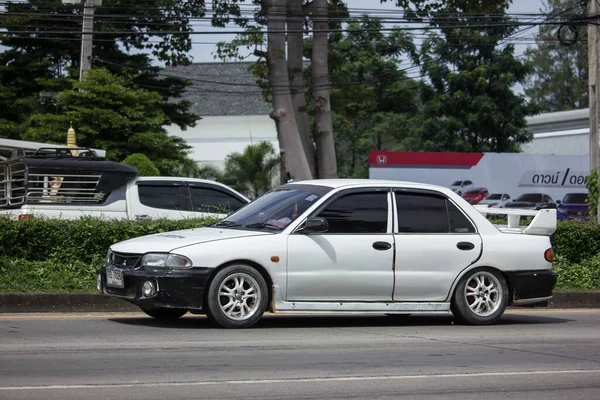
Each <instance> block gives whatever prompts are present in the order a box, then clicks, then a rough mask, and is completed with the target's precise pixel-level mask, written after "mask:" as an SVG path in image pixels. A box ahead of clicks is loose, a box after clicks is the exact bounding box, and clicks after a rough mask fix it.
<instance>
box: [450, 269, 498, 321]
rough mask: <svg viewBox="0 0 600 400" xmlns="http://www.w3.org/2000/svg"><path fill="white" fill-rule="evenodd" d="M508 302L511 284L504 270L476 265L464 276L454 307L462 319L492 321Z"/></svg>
mask: <svg viewBox="0 0 600 400" xmlns="http://www.w3.org/2000/svg"><path fill="white" fill-rule="evenodd" d="M507 302H508V286H507V285H506V280H505V279H504V277H503V276H502V274H500V273H499V272H498V271H496V270H494V269H491V268H483V269H476V270H473V271H469V272H468V273H467V274H466V275H465V276H464V277H463V278H462V279H461V280H460V282H459V284H458V286H457V287H456V290H455V291H454V296H453V298H452V304H451V311H452V314H454V317H455V318H456V319H457V320H459V321H460V322H463V323H468V324H471V325H489V324H493V323H494V322H496V321H497V320H498V319H499V318H500V317H501V316H502V314H504V310H505V309H506V304H507Z"/></svg>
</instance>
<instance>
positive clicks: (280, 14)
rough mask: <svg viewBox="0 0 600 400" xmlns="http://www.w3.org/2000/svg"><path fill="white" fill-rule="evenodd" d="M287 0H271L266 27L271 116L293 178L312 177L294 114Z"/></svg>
mask: <svg viewBox="0 0 600 400" xmlns="http://www.w3.org/2000/svg"><path fill="white" fill-rule="evenodd" d="M286 3H287V0H268V3H267V4H268V6H267V7H268V8H267V18H268V23H267V29H268V30H269V31H270V33H269V35H268V39H267V40H268V50H267V63H268V65H269V79H270V82H271V86H272V88H273V90H272V91H271V94H272V97H273V111H272V112H271V118H273V120H275V125H276V126H277V136H278V139H279V143H280V146H281V149H282V154H281V157H282V159H283V165H284V168H285V170H286V171H287V173H288V174H289V175H290V178H292V179H294V180H305V179H311V178H312V177H313V176H312V174H311V171H310V166H309V165H308V160H307V157H306V153H305V152H304V148H303V146H302V139H301V138H300V133H299V130H298V123H297V121H296V115H295V113H294V105H293V102H292V94H291V91H290V79H289V74H288V65H287V62H286V57H285V54H286V48H285V17H284V16H285V15H286V13H287V7H286Z"/></svg>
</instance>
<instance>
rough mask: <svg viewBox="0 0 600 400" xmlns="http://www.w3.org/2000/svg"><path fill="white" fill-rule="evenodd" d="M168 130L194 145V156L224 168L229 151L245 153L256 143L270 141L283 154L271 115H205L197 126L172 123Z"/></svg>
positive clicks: (195, 158) (201, 161) (205, 162)
mask: <svg viewBox="0 0 600 400" xmlns="http://www.w3.org/2000/svg"><path fill="white" fill-rule="evenodd" d="M167 131H168V132H169V133H170V134H172V135H175V136H179V137H181V138H183V139H184V140H185V141H186V142H187V144H189V145H190V146H192V152H191V154H190V156H191V158H192V159H194V160H195V161H196V162H198V163H200V164H210V165H214V166H216V167H218V168H221V169H223V168H224V166H225V157H226V156H227V155H229V154H231V153H233V152H238V153H241V152H243V151H244V148H245V147H246V146H248V145H250V144H253V143H254V144H256V143H258V142H262V141H267V142H270V143H271V144H272V145H273V147H274V148H275V152H276V153H277V154H279V142H278V141H277V130H276V129H275V122H274V121H273V120H272V119H271V118H270V117H269V116H268V115H251V116H223V117H202V119H201V120H200V121H198V123H197V124H196V126H195V127H193V128H188V129H187V130H185V131H182V130H181V129H179V127H177V126H170V127H168V128H167Z"/></svg>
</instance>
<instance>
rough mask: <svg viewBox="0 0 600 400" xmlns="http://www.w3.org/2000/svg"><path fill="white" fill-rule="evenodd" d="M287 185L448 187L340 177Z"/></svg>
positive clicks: (334, 187) (333, 187)
mask: <svg viewBox="0 0 600 400" xmlns="http://www.w3.org/2000/svg"><path fill="white" fill-rule="evenodd" d="M287 185H315V186H325V187H330V188H332V189H337V188H340V187H352V186H404V187H414V188H431V189H446V187H444V186H439V185H432V184H428V183H420V182H410V181H396V180H385V179H350V178H339V179H309V180H305V181H294V182H290V183H287Z"/></svg>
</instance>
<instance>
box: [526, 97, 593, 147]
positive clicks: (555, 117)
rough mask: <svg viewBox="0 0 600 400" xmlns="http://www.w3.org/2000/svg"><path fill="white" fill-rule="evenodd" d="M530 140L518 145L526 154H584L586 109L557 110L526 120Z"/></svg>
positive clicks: (586, 131)
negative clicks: (531, 134) (531, 135)
mask: <svg viewBox="0 0 600 400" xmlns="http://www.w3.org/2000/svg"><path fill="white" fill-rule="evenodd" d="M527 126H528V128H529V130H530V131H531V132H533V140H532V141H531V142H529V143H527V144H525V145H523V146H522V149H523V152H524V153H528V154H563V155H588V154H589V151H590V144H589V137H590V134H589V132H590V129H589V110H588V109H587V108H585V109H580V110H572V111H560V112H553V113H546V114H539V115H534V116H532V117H528V118H527Z"/></svg>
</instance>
